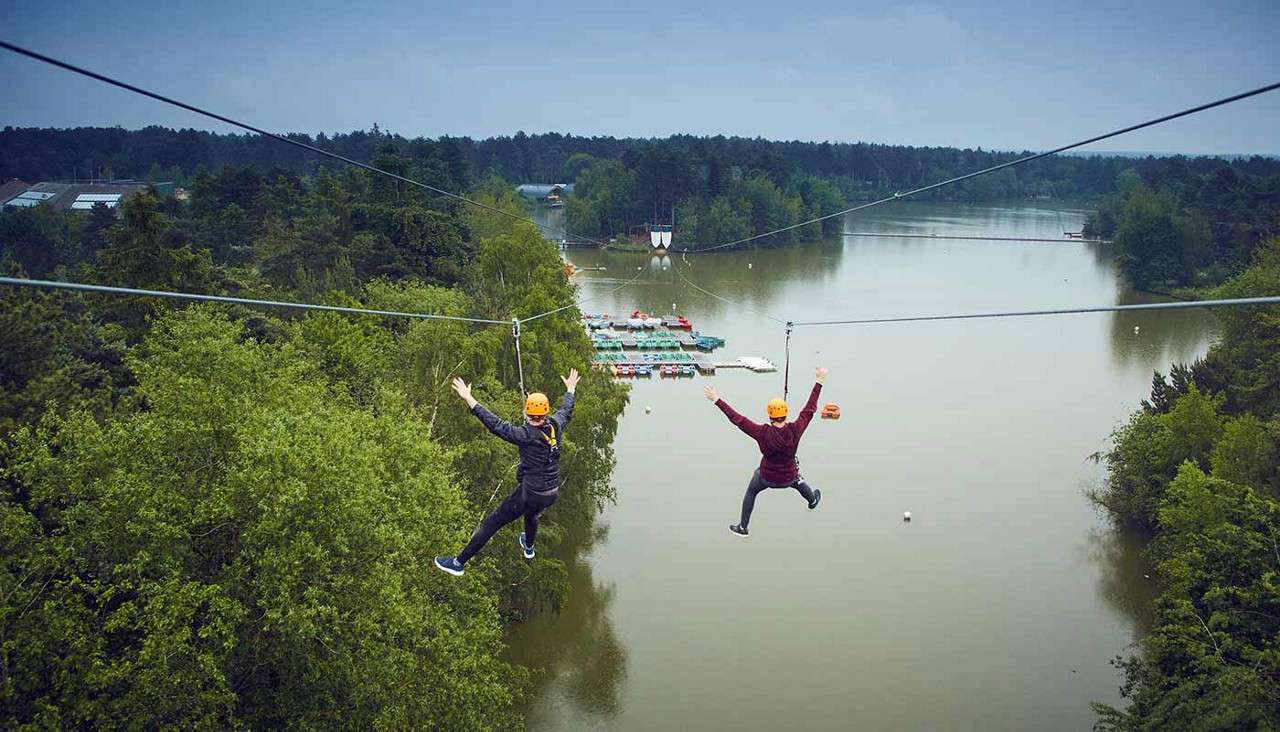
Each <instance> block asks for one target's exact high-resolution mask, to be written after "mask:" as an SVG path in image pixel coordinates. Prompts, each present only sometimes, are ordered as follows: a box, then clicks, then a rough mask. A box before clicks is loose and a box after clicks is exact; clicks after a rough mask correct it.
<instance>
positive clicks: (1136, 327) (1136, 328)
mask: <svg viewBox="0 0 1280 732" xmlns="http://www.w3.org/2000/svg"><path fill="white" fill-rule="evenodd" d="M1138 330H1139V328H1138V326H1136V325H1135V326H1133V332H1134V333H1137V332H1138Z"/></svg>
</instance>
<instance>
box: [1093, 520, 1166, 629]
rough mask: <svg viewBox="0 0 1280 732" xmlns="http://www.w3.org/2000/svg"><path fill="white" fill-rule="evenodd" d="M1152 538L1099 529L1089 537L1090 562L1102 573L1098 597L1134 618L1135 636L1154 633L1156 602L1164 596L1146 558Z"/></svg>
mask: <svg viewBox="0 0 1280 732" xmlns="http://www.w3.org/2000/svg"><path fill="white" fill-rule="evenodd" d="M1147 539H1148V537H1146V536H1144V535H1142V534H1141V533H1138V532H1135V531H1129V530H1124V529H1118V528H1106V529H1103V528H1098V529H1095V530H1094V531H1091V532H1090V533H1089V538H1088V552H1089V558H1090V559H1091V560H1092V561H1093V562H1094V563H1095V564H1096V565H1097V566H1098V567H1099V568H1100V569H1101V570H1102V571H1101V574H1100V576H1099V577H1098V594H1099V595H1101V596H1102V598H1103V599H1104V600H1106V601H1107V603H1108V604H1109V605H1111V606H1112V607H1113V608H1115V609H1116V610H1118V611H1120V612H1121V613H1124V615H1125V616H1127V617H1129V618H1131V619H1132V620H1133V623H1134V629H1135V636H1138V635H1145V634H1146V633H1148V632H1150V630H1151V624H1152V621H1153V620H1154V619H1155V614H1154V612H1153V610H1152V607H1151V602H1152V600H1155V599H1156V596H1157V595H1159V594H1160V590H1159V587H1158V586H1157V585H1156V580H1155V576H1156V575H1155V567H1153V566H1152V564H1151V562H1150V561H1149V560H1148V559H1147V556H1146V542H1147Z"/></svg>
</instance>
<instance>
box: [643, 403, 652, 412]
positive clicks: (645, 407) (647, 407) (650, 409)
mask: <svg viewBox="0 0 1280 732" xmlns="http://www.w3.org/2000/svg"><path fill="white" fill-rule="evenodd" d="M652 411H653V407H651V406H649V405H648V404H646V405H644V413H645V414H648V413H649V412H652Z"/></svg>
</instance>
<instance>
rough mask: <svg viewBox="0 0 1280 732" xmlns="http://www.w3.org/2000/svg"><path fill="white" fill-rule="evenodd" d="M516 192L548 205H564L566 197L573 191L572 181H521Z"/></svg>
mask: <svg viewBox="0 0 1280 732" xmlns="http://www.w3.org/2000/svg"><path fill="white" fill-rule="evenodd" d="M516 193H519V194H520V195H521V196H524V197H525V198H532V199H533V200H535V201H537V202H538V203H545V204H547V205H548V206H562V205H564V197H565V196H567V195H569V194H570V193H573V184H572V183H521V184H520V185H518V186H516Z"/></svg>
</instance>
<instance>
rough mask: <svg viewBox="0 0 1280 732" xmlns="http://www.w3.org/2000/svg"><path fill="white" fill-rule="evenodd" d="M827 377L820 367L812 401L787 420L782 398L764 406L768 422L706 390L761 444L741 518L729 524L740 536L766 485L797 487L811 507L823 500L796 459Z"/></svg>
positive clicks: (713, 390)
mask: <svg viewBox="0 0 1280 732" xmlns="http://www.w3.org/2000/svg"><path fill="white" fill-rule="evenodd" d="M826 380H827V370H826V369H824V368H819V369H818V371H817V379H816V383H814V385H813V390H812V391H810V392H809V401H808V402H805V405H804V409H802V410H800V416H799V417H797V418H796V421H794V422H790V423H788V422H787V403H786V402H785V401H783V400H781V399H777V398H775V399H770V400H769V403H768V404H767V405H766V407H765V411H766V412H767V413H768V415H769V422H768V424H756V423H755V422H752V421H751V420H749V419H747V418H746V417H744V416H742V415H741V414H738V413H737V412H735V411H733V407H730V406H729V405H728V404H726V403H725V401H724V400H723V399H721V398H720V397H719V396H718V395H717V394H716V390H715V388H714V387H710V386H708V387H707V388H706V390H705V393H706V395H707V399H710V400H711V401H712V402H715V405H716V406H717V407H720V411H722V412H724V414H725V416H726V417H728V418H729V421H730V422H732V423H733V424H734V426H735V427H737V428H738V429H740V430H742V431H743V432H745V433H746V434H747V436H748V437H750V438H751V439H753V440H755V441H756V444H757V445H759V446H760V455H761V457H760V467H758V468H756V472H755V474H754V475H752V476H751V482H750V483H749V484H748V485H747V494H746V495H745V496H743V497H742V518H741V519H740V520H739V521H738V523H736V524H731V525H730V526H729V531H732V532H733V533H734V534H736V535H737V536H746V535H747V524H748V523H749V522H750V521H751V511H752V510H753V509H754V508H755V506H756V496H757V495H758V494H759V493H760V492H761V491H763V490H765V489H766V488H795V489H796V491H797V492H798V493H799V494H800V495H801V496H803V497H804V499H805V500H806V501H808V503H809V509H810V510H812V509H815V508H817V507H818V501H820V500H822V491H820V490H813V489H812V488H810V487H809V484H808V483H806V482H804V479H803V478H801V477H800V469H799V467H798V464H797V463H796V449H797V448H798V447H799V446H800V437H801V436H803V435H804V431H805V429H806V428H807V427H808V426H809V422H811V421H812V420H813V414H814V412H815V411H817V409H818V394H820V393H822V384H823V382H825V381H826Z"/></svg>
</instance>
